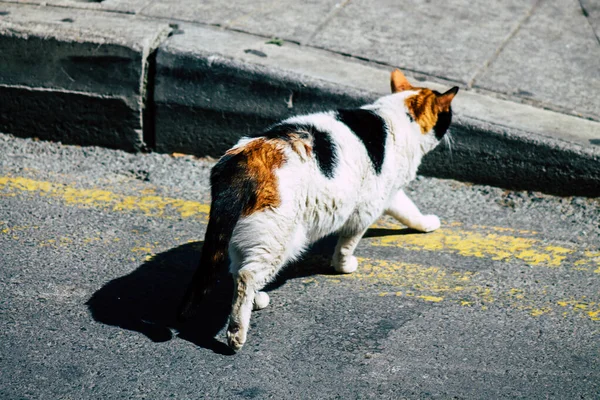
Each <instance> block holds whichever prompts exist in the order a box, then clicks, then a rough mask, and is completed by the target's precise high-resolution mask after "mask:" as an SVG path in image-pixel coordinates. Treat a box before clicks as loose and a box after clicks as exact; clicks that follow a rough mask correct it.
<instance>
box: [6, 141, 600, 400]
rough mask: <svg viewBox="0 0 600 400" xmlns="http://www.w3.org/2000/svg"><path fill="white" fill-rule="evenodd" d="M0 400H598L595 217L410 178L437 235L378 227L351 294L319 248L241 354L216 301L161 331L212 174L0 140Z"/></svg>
mask: <svg viewBox="0 0 600 400" xmlns="http://www.w3.org/2000/svg"><path fill="white" fill-rule="evenodd" d="M0 149H1V151H0V246H1V248H2V253H1V255H0V265H1V266H2V268H0V363H1V365H2V368H1V370H0V398H2V399H125V398H127V399H132V398H133V399H138V398H139V399H142V398H151V399H162V398H181V399H189V398H207V399H215V398H219V399H239V398H249V399H251V398H257V399H258V398H259V399H266V398H273V399H306V398H315V399H316V398H319V399H364V398H374V399H399V398H410V399H432V398H439V399H449V398H455V399H481V398H485V399H492V398H493V399H500V398H527V399H549V398H550V399H573V398H577V399H597V398H598V397H600V361H599V360H600V358H599V354H600V340H599V335H600V295H599V293H600V225H599V224H598V221H599V219H600V218H599V216H600V215H599V214H600V211H599V210H600V203H599V200H598V199H590V198H585V197H560V198H559V197H553V196H549V195H545V194H541V193H535V192H521V191H508V190H503V189H498V188H494V187H490V186H483V185H472V184H465V183H461V182H457V181H453V180H444V179H436V178H426V177H422V176H420V177H418V179H417V180H416V181H415V182H413V183H412V184H411V185H410V187H409V188H408V193H409V195H410V196H411V197H412V198H413V199H414V201H415V202H416V203H417V204H418V205H419V207H420V208H421V209H422V210H423V211H424V212H427V213H435V214H437V215H439V216H440V217H441V219H442V228H441V229H440V230H438V231H436V232H433V233H429V234H417V233H414V232H412V231H410V230H406V229H405V228H404V227H402V226H400V225H398V224H397V223H395V222H393V221H391V220H388V219H382V220H381V221H379V222H378V223H377V224H376V225H375V226H373V228H372V229H371V230H369V232H368V233H367V235H366V237H365V238H364V239H363V240H362V241H361V243H360V245H359V247H358V249H357V252H356V253H357V256H359V257H360V265H359V269H358V271H357V272H355V273H354V274H351V275H336V274H335V273H334V272H333V270H332V268H330V267H329V258H330V256H331V251H332V246H333V242H334V240H333V238H332V239H326V240H324V241H322V242H319V243H318V244H317V245H315V246H314V248H313V249H312V250H311V251H310V252H309V253H308V254H307V255H306V256H305V257H304V259H303V260H301V261H300V262H298V263H296V264H294V265H290V266H289V267H288V268H287V269H286V270H285V271H284V272H283V273H282V274H281V276H280V277H279V278H278V279H277V281H276V282H275V283H274V284H272V285H271V286H270V288H269V293H270V296H271V304H270V305H269V306H268V307H267V308H266V309H264V310H261V311H258V312H255V313H253V317H252V323H251V329H250V333H249V334H250V336H249V340H248V342H247V344H246V345H245V346H244V349H243V350H242V351H241V352H240V353H238V354H235V355H234V354H232V353H231V352H230V351H229V350H228V348H227V346H226V345H225V342H224V328H225V324H226V318H227V314H228V312H229V298H230V297H229V296H230V295H231V293H230V292H231V286H230V284H231V282H227V281H225V282H224V283H223V284H222V286H220V287H219V288H218V289H217V290H216V292H215V295H214V297H213V298H211V299H209V301H208V303H207V304H206V306H205V308H203V309H201V310H200V312H199V314H198V315H197V316H196V318H195V319H193V320H191V321H190V322H188V323H187V324H185V325H181V324H178V323H176V322H175V319H174V315H175V309H176V306H177V303H178V302H179V300H180V298H181V296H182V294H183V291H184V288H185V287H186V285H187V284H188V282H189V280H190V278H191V274H192V272H193V270H194V269H195V267H196V264H197V262H198V259H199V252H200V250H201V247H202V238H203V233H204V230H205V227H206V219H207V215H208V214H207V213H208V210H209V193H208V184H207V179H208V174H209V170H210V167H211V166H212V162H211V161H210V160H208V159H197V158H194V157H192V156H182V155H179V156H176V157H175V156H169V155H164V154H157V153H153V154H142V155H139V154H138V155H134V154H130V153H126V152H123V151H116V150H108V149H104V148H99V147H78V146H65V145H59V144H56V143H51V142H44V141H35V140H31V139H19V138H15V137H12V136H9V135H2V136H0Z"/></svg>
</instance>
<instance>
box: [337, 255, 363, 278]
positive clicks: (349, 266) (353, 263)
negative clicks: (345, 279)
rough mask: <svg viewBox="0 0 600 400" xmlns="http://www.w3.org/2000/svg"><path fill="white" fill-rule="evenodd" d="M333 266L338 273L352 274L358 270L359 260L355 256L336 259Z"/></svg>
mask: <svg viewBox="0 0 600 400" xmlns="http://www.w3.org/2000/svg"><path fill="white" fill-rule="evenodd" d="M331 265H332V266H333V268H334V269H335V271H336V272H340V273H342V274H351V273H353V272H354V271H356V269H357V268H358V260H357V259H356V257H354V256H349V257H344V258H343V259H340V258H337V257H334V259H333V261H332V262H331Z"/></svg>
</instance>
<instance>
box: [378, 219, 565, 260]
mask: <svg viewBox="0 0 600 400" xmlns="http://www.w3.org/2000/svg"><path fill="white" fill-rule="evenodd" d="M370 244H371V245H373V246H391V247H401V248H403V249H406V250H413V251H422V250H425V251H436V252H442V253H453V254H458V255H461V256H464V257H478V258H490V259H492V260H497V261H510V260H515V259H516V260H522V261H524V262H525V263H527V264H529V265H544V266H549V267H558V266H560V265H561V263H562V262H563V261H564V260H565V259H566V258H567V255H569V254H571V253H574V252H575V251H576V250H575V249H574V248H567V247H563V246H548V245H544V244H543V243H542V241H540V240H537V239H531V238H523V237H517V236H507V235H499V234H494V233H490V234H485V233H483V234H482V233H479V232H473V231H467V230H455V229H451V228H444V229H439V230H437V231H435V232H431V233H428V234H424V235H395V236H386V237H380V238H375V239H370Z"/></svg>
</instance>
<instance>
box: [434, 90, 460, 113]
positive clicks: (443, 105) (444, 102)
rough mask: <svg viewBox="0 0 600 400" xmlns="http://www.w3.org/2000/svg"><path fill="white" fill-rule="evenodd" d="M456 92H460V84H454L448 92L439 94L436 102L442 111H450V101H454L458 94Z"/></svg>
mask: <svg viewBox="0 0 600 400" xmlns="http://www.w3.org/2000/svg"><path fill="white" fill-rule="evenodd" d="M456 93H458V86H454V87H453V88H452V89H450V90H448V91H447V92H445V93H442V94H438V95H437V99H436V102H437V105H438V107H439V109H440V111H448V109H449V108H450V103H451V102H452V99H454V96H456Z"/></svg>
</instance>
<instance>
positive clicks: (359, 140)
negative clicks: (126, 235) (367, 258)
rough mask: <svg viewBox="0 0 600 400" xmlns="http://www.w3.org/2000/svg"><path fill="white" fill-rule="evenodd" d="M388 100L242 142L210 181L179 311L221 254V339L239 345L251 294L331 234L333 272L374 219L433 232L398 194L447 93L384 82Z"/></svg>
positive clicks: (201, 291) (202, 286)
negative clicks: (227, 296)
mask: <svg viewBox="0 0 600 400" xmlns="http://www.w3.org/2000/svg"><path fill="white" fill-rule="evenodd" d="M391 86H392V92H393V94H391V95H388V96H385V97H382V98H380V99H379V100H377V101H376V102H375V103H373V104H369V105H366V106H364V107H362V108H360V109H355V110H339V111H337V112H324V113H318V114H311V115H305V116H298V117H293V118H290V119H287V120H285V121H283V122H281V123H279V124H277V125H275V126H273V127H271V128H270V129H269V130H267V131H266V132H264V133H263V134H260V135H257V136H255V137H246V138H242V139H241V140H240V141H239V142H238V143H237V144H236V145H235V146H234V147H233V148H232V149H230V150H229V151H227V152H226V153H225V155H224V156H223V157H222V158H221V159H220V160H219V162H218V163H217V164H216V165H215V167H214V168H213V170H212V172H211V187H212V191H211V193H212V206H211V211H210V219H209V223H208V228H207V232H206V238H205V241H204V248H203V250H202V257H201V261H200V266H199V268H198V270H197V271H196V274H195V275H194V278H193V282H192V284H191V285H190V288H189V290H188V292H187V294H186V296H185V298H184V301H183V303H182V306H181V309H180V311H179V313H180V316H181V317H185V316H187V315H188V314H190V313H191V310H192V309H193V306H194V304H196V303H198V302H199V301H200V300H201V299H202V298H203V297H204V296H205V295H206V293H207V292H208V291H209V290H210V287H211V285H212V284H213V283H214V280H215V278H216V276H217V274H218V272H219V269H220V268H221V266H222V265H223V264H224V262H225V261H226V259H227V255H229V259H230V267H229V268H230V272H231V274H232V275H233V277H234V281H235V290H234V299H233V306H232V311H231V316H230V322H229V327H228V330H227V339H228V343H229V346H231V347H232V348H233V349H235V350H239V349H240V348H241V347H242V346H243V344H244V343H245V342H246V335H247V331H248V327H249V323H250V314H251V312H252V309H253V308H254V309H260V308H263V307H265V306H266V305H267V304H268V302H269V297H268V295H267V294H266V293H264V292H261V291H260V290H261V289H262V288H263V287H264V286H265V285H266V284H267V283H268V282H269V281H271V280H272V279H273V278H274V276H275V275H276V274H277V272H278V271H279V270H280V269H281V268H282V267H283V266H284V265H285V264H286V263H288V262H289V261H291V260H294V259H296V258H298V257H299V256H300V255H301V254H302V252H303V251H304V250H305V249H306V248H307V246H308V245H309V244H311V243H313V242H315V241H317V240H318V239H320V238H323V237H324V236H327V235H329V234H332V233H338V234H339V241H338V244H337V247H336V249H335V253H334V255H333V259H332V265H333V267H334V268H335V270H336V271H338V272H341V273H351V272H353V271H354V270H356V268H357V264H358V262H357V259H356V257H354V256H353V252H354V249H355V248H356V245H357V244H358V242H359V240H360V238H361V237H362V235H363V234H364V233H365V231H366V230H367V229H368V227H369V226H370V225H371V224H372V223H373V222H375V221H376V220H377V219H378V218H379V217H380V216H381V215H382V214H388V215H391V216H393V217H394V218H396V219H397V220H399V221H400V222H402V223H403V224H405V225H407V226H408V227H411V228H414V229H417V230H419V231H423V232H429V231H432V230H435V229H437V228H439V226H440V220H439V219H438V217H436V216H435V215H422V214H421V212H420V211H419V210H418V208H417V207H416V206H415V205H414V203H413V202H412V201H411V200H410V199H409V198H408V197H407V196H406V194H405V193H404V192H403V191H402V188H403V186H405V185H406V184H407V183H408V182H410V181H411V180H412V179H414V178H415V176H416V172H417V167H418V166H419V164H420V162H421V158H422V157H423V156H424V155H425V154H426V153H427V152H429V151H430V150H432V149H433V148H434V147H435V146H436V145H437V144H438V142H439V141H440V140H441V139H442V137H443V136H444V134H445V132H446V130H447V129H448V126H449V125H450V121H451V118H452V110H451V108H450V102H451V101H452V99H453V98H454V95H455V94H456V92H457V91H458V88H457V87H454V88H452V89H450V90H449V91H448V92H446V93H444V94H440V93H437V92H434V91H432V90H429V89H425V88H416V87H413V86H412V85H411V84H410V83H409V82H408V81H407V80H406V78H405V77H404V75H403V74H402V73H401V72H400V71H399V70H395V71H394V72H393V73H392V79H391Z"/></svg>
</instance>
